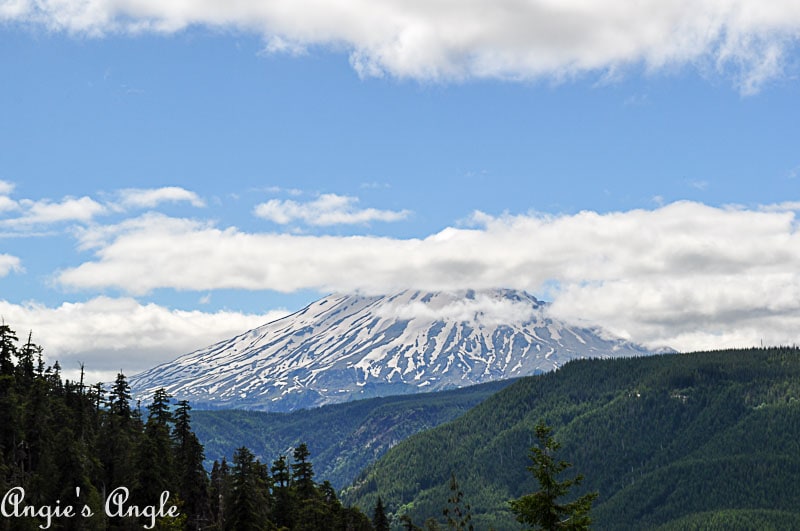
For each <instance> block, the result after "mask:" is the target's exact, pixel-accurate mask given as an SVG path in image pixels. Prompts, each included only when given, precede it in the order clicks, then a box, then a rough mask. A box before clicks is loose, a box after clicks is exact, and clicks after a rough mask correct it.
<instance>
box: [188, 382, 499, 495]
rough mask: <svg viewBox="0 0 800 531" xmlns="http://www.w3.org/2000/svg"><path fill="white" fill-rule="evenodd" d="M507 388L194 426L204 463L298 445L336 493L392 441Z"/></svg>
mask: <svg viewBox="0 0 800 531" xmlns="http://www.w3.org/2000/svg"><path fill="white" fill-rule="evenodd" d="M510 383H511V382H510V381H504V382H492V383H489V384H482V385H476V386H472V387H468V388H464V389H456V390H452V391H441V392H438V393H423V394H418V395H406V396H391V397H385V398H372V399H368V400H358V401H355V402H348V403H345V404H335V405H330V406H325V407H321V408H316V409H311V410H302V411H296V412H294V413H263V412H257V411H239V410H229V411H194V412H193V416H192V418H193V424H192V425H193V428H194V430H195V433H197V436H198V438H199V439H200V440H201V441H202V442H203V445H204V446H205V450H206V457H207V459H208V460H209V463H207V464H208V465H209V466H210V464H211V462H213V461H215V460H216V461H218V460H220V459H222V457H223V456H228V457H230V456H231V455H232V454H233V452H234V450H235V449H236V448H238V447H239V446H247V447H248V448H252V449H253V452H254V453H255V454H256V457H257V458H259V459H262V460H263V461H267V460H272V459H274V458H275V457H274V456H276V455H279V454H281V453H283V452H285V451H286V448H295V447H297V446H298V445H299V444H300V443H301V442H304V443H306V444H307V445H308V448H309V450H310V452H311V453H312V454H313V455H314V470H315V472H316V473H317V474H318V475H319V476H321V477H324V478H327V479H328V480H329V481H330V482H331V484H332V485H333V486H334V487H335V488H337V489H341V488H343V487H345V486H347V485H349V484H350V483H351V482H352V481H353V479H355V477H356V476H357V475H358V473H359V472H360V471H361V470H362V469H363V468H364V467H366V466H367V465H368V464H370V463H372V462H374V461H375V460H377V459H378V458H379V457H381V456H382V455H383V454H384V453H386V451H387V450H388V449H389V448H391V447H392V446H394V445H396V444H397V443H398V442H400V441H402V440H403V439H405V438H407V437H409V436H411V435H413V434H415V433H418V432H420V431H423V430H427V429H430V428H433V427H435V426H438V425H440V424H442V423H444V422H447V421H450V420H453V419H454V418H456V417H458V416H460V415H463V414H464V413H465V412H466V411H468V410H469V409H471V408H472V407H474V406H475V405H477V404H479V403H480V402H482V401H483V400H485V399H486V398H488V397H489V396H491V395H492V394H494V393H496V392H497V391H499V390H501V389H503V388H505V387H507V386H508V385H509V384H510ZM373 505H374V500H373V503H372V504H371V505H370V507H372V506H373Z"/></svg>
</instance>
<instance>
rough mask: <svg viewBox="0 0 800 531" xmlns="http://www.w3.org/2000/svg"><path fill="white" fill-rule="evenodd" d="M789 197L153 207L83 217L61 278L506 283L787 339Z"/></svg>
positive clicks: (644, 335) (288, 286)
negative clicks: (290, 224) (428, 221)
mask: <svg viewBox="0 0 800 531" xmlns="http://www.w3.org/2000/svg"><path fill="white" fill-rule="evenodd" d="M791 206H792V204H791V203H787V204H785V205H783V206H781V205H773V206H768V207H764V208H758V209H745V208H741V207H727V208H717V207H711V206H707V205H703V204H700V203H694V202H678V203H673V204H669V205H666V206H663V207H660V208H657V209H655V210H631V211H627V212H612V213H608V214H598V213H595V212H581V213H578V214H574V215H560V216H546V215H537V214H532V215H520V216H501V217H493V216H489V215H486V214H482V213H476V214H475V215H474V216H473V222H474V224H475V227H474V228H446V229H444V230H442V231H440V232H438V233H436V234H432V235H430V236H428V237H425V238H418V239H397V238H387V237H375V236H308V235H289V234H274V233H249V232H243V231H241V230H238V229H236V228H232V227H229V228H218V227H216V226H214V225H211V224H208V223H201V222H198V221H194V220H186V219H178V218H170V217H166V216H163V215H158V214H150V215H146V216H142V217H139V218H135V219H132V220H128V221H127V222H125V223H124V224H120V225H118V226H115V227H113V228H106V229H104V230H103V232H98V231H97V230H93V229H87V230H86V232H85V233H84V234H83V235H82V238H83V239H84V240H85V241H89V242H91V244H92V248H93V249H94V251H95V254H96V259H95V260H92V261H88V262H84V263H83V264H80V265H79V266H77V267H74V268H70V269H66V270H64V271H62V272H61V273H60V274H59V276H58V281H59V282H60V283H61V284H62V285H64V286H66V287H69V288H77V289H106V288H114V289H120V290H123V291H127V292H129V293H131V294H134V295H144V294H146V293H148V292H150V291H151V290H155V289H158V288H171V289H178V290H198V291H208V290H214V289H223V288H238V289H247V290H267V289H269V290H277V291H281V292H292V291H296V290H301V289H314V290H318V291H320V292H323V293H324V292H351V291H362V292H366V293H388V292H393V291H396V290H400V289H407V288H414V289H425V290H457V289H469V288H472V289H481V288H494V287H508V288H517V289H524V290H528V291H530V292H533V293H538V294H540V295H541V294H544V295H545V296H547V297H548V298H550V299H551V300H553V305H552V307H551V311H552V312H553V314H554V315H555V316H558V317H562V318H568V319H569V320H571V321H580V322H581V323H583V324H586V325H602V326H604V327H606V328H607V329H609V330H610V331H611V332H613V333H616V334H619V335H621V336H623V337H626V338H629V339H633V340H636V341H639V342H643V343H647V344H651V345H653V346H656V345H663V344H668V345H670V346H673V347H675V348H679V349H684V350H686V349H693V348H713V347H722V346H731V345H742V344H747V345H752V344H758V343H759V341H760V340H765V341H767V342H770V343H795V342H797V337H798V336H797V332H796V331H797V330H798V329H800V234H798V232H797V221H798V220H797V217H796V214H795V212H794V210H792V209H791Z"/></svg>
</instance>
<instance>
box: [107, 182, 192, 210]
mask: <svg viewBox="0 0 800 531" xmlns="http://www.w3.org/2000/svg"><path fill="white" fill-rule="evenodd" d="M118 193H119V196H120V200H121V203H122V206H124V207H133V208H154V207H156V206H158V205H159V204H161V203H165V202H172V203H177V202H181V201H186V202H188V203H190V204H191V205H192V206H195V207H204V206H205V202H204V201H203V200H202V199H200V197H199V196H198V195H197V194H196V193H194V192H191V191H189V190H186V189H184V188H180V187H177V186H165V187H162V188H150V189H136V188H127V189H124V190H120V191H119V192H118Z"/></svg>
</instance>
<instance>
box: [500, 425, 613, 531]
mask: <svg viewBox="0 0 800 531" xmlns="http://www.w3.org/2000/svg"><path fill="white" fill-rule="evenodd" d="M551 432H552V428H550V427H548V426H545V425H544V424H542V423H540V424H538V425H537V426H536V438H537V439H538V440H539V446H534V447H532V448H531V450H530V452H531V453H530V458H531V460H532V461H533V465H532V466H529V467H528V470H530V471H531V472H533V474H534V476H536V479H537V480H538V482H539V486H540V490H539V491H537V492H534V493H532V494H526V495H525V496H522V497H521V498H518V499H516V500H513V501H511V502H510V505H511V510H512V511H513V512H514V514H515V515H516V517H517V520H518V521H519V522H521V523H523V524H528V525H531V526H533V529H544V530H547V531H551V530H557V529H569V530H582V529H588V528H589V524H591V519H590V518H589V510H590V509H591V507H592V501H593V500H594V499H595V498H597V496H598V494H597V493H596V492H590V493H589V494H585V495H583V496H581V497H580V498H578V499H576V500H575V501H573V502H569V503H559V502H558V499H559V498H562V497H563V496H566V495H567V494H569V490H570V488H571V487H572V486H573V485H580V483H581V482H582V481H583V476H582V475H578V476H576V477H575V478H574V479H566V480H564V481H558V479H557V478H556V476H558V475H559V474H560V473H561V472H563V471H564V470H566V469H567V468H569V467H571V466H572V464H570V463H567V462H566V461H563V460H562V461H556V460H555V458H554V454H555V452H556V451H558V449H559V448H560V447H561V444H560V443H559V442H557V441H556V440H554V439H553V438H552V437H551V436H550V433H551Z"/></svg>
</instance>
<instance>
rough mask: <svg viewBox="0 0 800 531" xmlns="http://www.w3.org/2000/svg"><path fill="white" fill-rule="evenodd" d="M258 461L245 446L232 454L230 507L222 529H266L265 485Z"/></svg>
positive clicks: (237, 530) (241, 530)
mask: <svg viewBox="0 0 800 531" xmlns="http://www.w3.org/2000/svg"><path fill="white" fill-rule="evenodd" d="M260 467H261V465H260V463H258V462H256V461H255V458H254V456H253V453H252V452H251V451H250V450H248V449H247V448H245V447H244V446H243V447H241V448H239V449H238V450H236V453H235V454H234V456H233V470H232V474H231V479H232V484H231V492H230V502H228V503H227V504H226V505H227V506H228V507H229V508H230V509H229V511H228V513H227V515H226V516H225V529H226V530H231V531H262V530H264V529H268V519H267V512H268V500H267V486H266V485H265V484H264V482H263V475H262V471H261V470H260Z"/></svg>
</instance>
